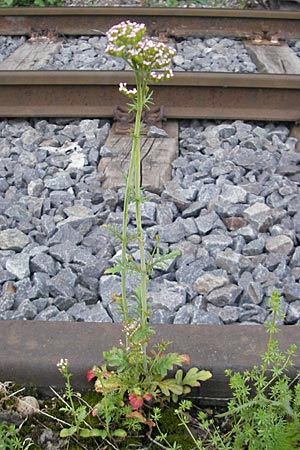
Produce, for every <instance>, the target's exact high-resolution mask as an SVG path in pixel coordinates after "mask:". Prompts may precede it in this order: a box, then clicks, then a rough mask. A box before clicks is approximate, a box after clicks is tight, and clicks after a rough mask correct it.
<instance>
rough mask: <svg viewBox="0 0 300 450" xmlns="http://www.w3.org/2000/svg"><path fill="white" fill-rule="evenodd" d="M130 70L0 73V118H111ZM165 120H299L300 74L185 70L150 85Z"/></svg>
mask: <svg viewBox="0 0 300 450" xmlns="http://www.w3.org/2000/svg"><path fill="white" fill-rule="evenodd" d="M121 81H126V82H127V83H128V84H130V83H134V75H133V73H131V72H124V71H122V72H119V71H118V72H102V71H98V72H95V71H85V72H82V71H64V72H52V71H49V72H39V71H24V72H23V71H18V72H17V71H15V72H14V71H12V72H10V71H7V72H0V117H112V116H113V112H114V107H115V106H116V105H122V104H123V105H125V103H126V99H125V100H124V96H122V95H121V94H120V93H119V92H118V89H117V86H118V84H119V83H120V82H121ZM153 90H154V101H155V104H156V105H157V106H159V105H162V106H163V107H164V112H165V116H166V117H167V118H168V119H193V118H197V119H201V118H210V119H243V120H275V121H277V120H279V121H280V120H281V121H292V122H294V121H299V120H300V108H299V105H300V76H298V75H265V74H231V73H201V72H197V73H191V72H189V73H183V72H177V73H176V74H175V77H174V78H173V79H172V80H170V81H168V82H167V83H162V84H159V85H154V86H153Z"/></svg>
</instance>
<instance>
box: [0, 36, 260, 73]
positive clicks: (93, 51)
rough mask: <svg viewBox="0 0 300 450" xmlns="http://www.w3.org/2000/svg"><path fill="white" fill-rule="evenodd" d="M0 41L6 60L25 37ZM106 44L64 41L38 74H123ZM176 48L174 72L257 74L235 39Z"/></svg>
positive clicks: (88, 39)
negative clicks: (65, 71) (96, 72)
mask: <svg viewBox="0 0 300 450" xmlns="http://www.w3.org/2000/svg"><path fill="white" fill-rule="evenodd" d="M0 39H2V41H3V44H2V46H3V47H4V50H5V51H4V53H3V54H4V55H5V56H4V57H7V56H9V54H10V53H11V52H12V51H13V50H14V49H15V48H16V46H17V44H18V45H20V44H21V43H23V42H24V41H25V38H24V37H22V38H18V39H17V40H16V39H15V38H10V37H9V38H7V43H6V44H5V37H4V36H3V37H0ZM11 41H12V42H11ZM12 43H14V45H15V47H13V45H12ZM106 44H107V40H106V37H105V36H81V37H73V38H71V37H68V38H64V39H63V41H62V43H61V47H60V50H59V51H58V52H57V53H55V54H54V55H52V56H50V58H49V60H48V62H47V63H46V64H40V65H37V70H124V69H125V63H124V61H123V60H122V59H121V58H117V57H114V56H109V55H107V54H106V53H105V48H106ZM0 45H1V40H0ZM6 48H7V50H6ZM175 48H176V50H177V55H176V56H175V58H174V59H173V68H174V70H178V71H200V72H207V71H210V72H248V73H253V72H256V66H255V64H254V63H253V62H252V61H251V58H250V57H249V55H248V53H247V51H246V49H245V47H244V45H243V43H242V42H241V41H239V40H238V39H228V38H226V39H222V38H209V39H200V38H189V39H187V40H184V41H181V42H178V43H176V45H175Z"/></svg>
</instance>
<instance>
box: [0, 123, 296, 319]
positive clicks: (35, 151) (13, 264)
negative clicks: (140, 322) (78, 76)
mask: <svg viewBox="0 0 300 450" xmlns="http://www.w3.org/2000/svg"><path fill="white" fill-rule="evenodd" d="M109 128H110V124H109V122H108V121H106V120H99V119H94V120H92V119H85V120H79V119H76V120H67V119H63V120H62V119H60V120H50V121H47V120H30V121H24V120H9V121H6V120H4V121H2V122H0V135H1V136H2V137H1V139H0V154H1V167H0V209H1V217H0V283H1V299H0V319H2V320H8V319H20V320H24V319H27V320H47V321H48V320H50V321H52V320H56V321H57V320H58V321H87V322H89V321H90V322H112V321H119V320H120V317H119V313H118V311H117V308H116V305H115V304H114V303H113V299H112V295H113V294H119V293H120V278H119V277H118V276H117V275H107V274H105V270H106V269H107V268H109V267H110V266H111V265H112V264H113V262H114V261H115V260H116V259H117V258H118V257H119V250H120V243H119V242H118V241H117V240H116V239H115V238H113V237H112V235H111V234H110V232H109V231H108V230H107V229H106V227H105V226H106V225H110V226H118V227H120V226H121V220H122V202H123V196H124V190H123V189H119V190H118V191H114V190H104V189H103V188H102V187H101V180H102V178H101V177H102V174H100V173H98V172H97V165H98V162H99V158H100V156H99V155H100V151H101V147H102V146H103V144H104V142H105V139H106V137H107V135H108V132H109ZM296 143H297V140H296V139H295V138H293V137H289V129H288V127H286V126H285V125H283V124H281V125H276V124H272V123H269V124H263V123H246V122H243V121H234V122H218V123H215V122H208V121H192V122H191V121H186V122H181V128H180V156H179V158H178V159H176V160H175V161H174V163H173V178H172V180H171V181H169V182H167V183H166V185H165V188H164V190H163V192H162V193H161V194H160V195H157V194H151V193H149V198H148V199H147V200H146V201H145V203H144V204H143V224H144V230H145V236H146V247H147V249H148V250H149V251H151V250H152V249H153V246H154V242H155V236H156V235H157V234H159V236H160V241H159V247H160V248H161V250H166V251H170V250H172V249H179V250H180V251H181V255H180V256H179V257H178V258H177V259H176V261H170V262H169V265H168V268H167V270H166V271H162V270H155V271H154V274H153V279H152V280H151V281H150V283H149V295H150V298H151V303H152V308H153V309H152V314H151V318H150V320H151V322H153V323H192V324H202V323H205V324H228V323H235V322H236V323H254V324H255V323H263V322H264V321H265V320H267V319H268V314H269V313H268V300H269V296H270V294H271V292H272V290H273V289H276V290H278V291H279V292H280V293H281V294H282V296H283V300H282V312H283V313H284V314H285V319H284V323H285V324H295V323H297V322H298V321H299V319H300V300H299V298H300V284H299V279H300V249H299V241H300V213H299V209H300V208H299V206H300V203H299V202H300V195H299V193H300V188H299V183H300V154H299V153H297V152H296V151H295V145H296ZM130 217H131V219H130V224H129V229H130V230H133V219H134V218H133V211H132V210H131V212H130ZM130 251H131V254H132V255H133V257H134V258H136V259H138V257H139V254H138V250H137V244H136V242H135V241H131V242H130ZM136 284H137V280H136V277H135V276H132V277H130V278H129V280H128V290H129V291H130V292H133V290H134V287H135V286H136Z"/></svg>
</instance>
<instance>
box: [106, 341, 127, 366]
mask: <svg viewBox="0 0 300 450" xmlns="http://www.w3.org/2000/svg"><path fill="white" fill-rule="evenodd" d="M103 356H104V358H105V359H106V360H107V362H108V364H109V365H110V366H112V367H117V368H118V369H117V370H118V371H119V372H122V371H123V370H125V369H127V367H128V361H127V356H126V353H125V352H124V350H122V349H121V348H117V347H113V348H112V349H111V350H110V351H108V352H103Z"/></svg>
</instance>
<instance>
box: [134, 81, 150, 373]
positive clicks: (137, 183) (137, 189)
mask: <svg viewBox="0 0 300 450" xmlns="http://www.w3.org/2000/svg"><path fill="white" fill-rule="evenodd" d="M136 83H137V90H138V97H137V110H136V119H135V129H134V136H133V139H134V141H133V150H134V157H135V169H134V193H135V216H136V231H137V240H138V245H139V251H140V271H141V272H140V273H141V311H140V314H141V316H140V320H141V329H142V330H145V329H146V326H147V316H148V307H147V281H148V276H147V266H146V258H145V243H144V237H143V227H142V214H141V206H142V197H141V146H140V132H141V119H142V111H143V107H144V103H145V98H146V93H147V92H146V90H147V83H146V82H145V80H141V79H140V75H139V73H137V72H136ZM142 352H143V365H144V369H145V371H146V370H147V344H146V343H143V346H142Z"/></svg>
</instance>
